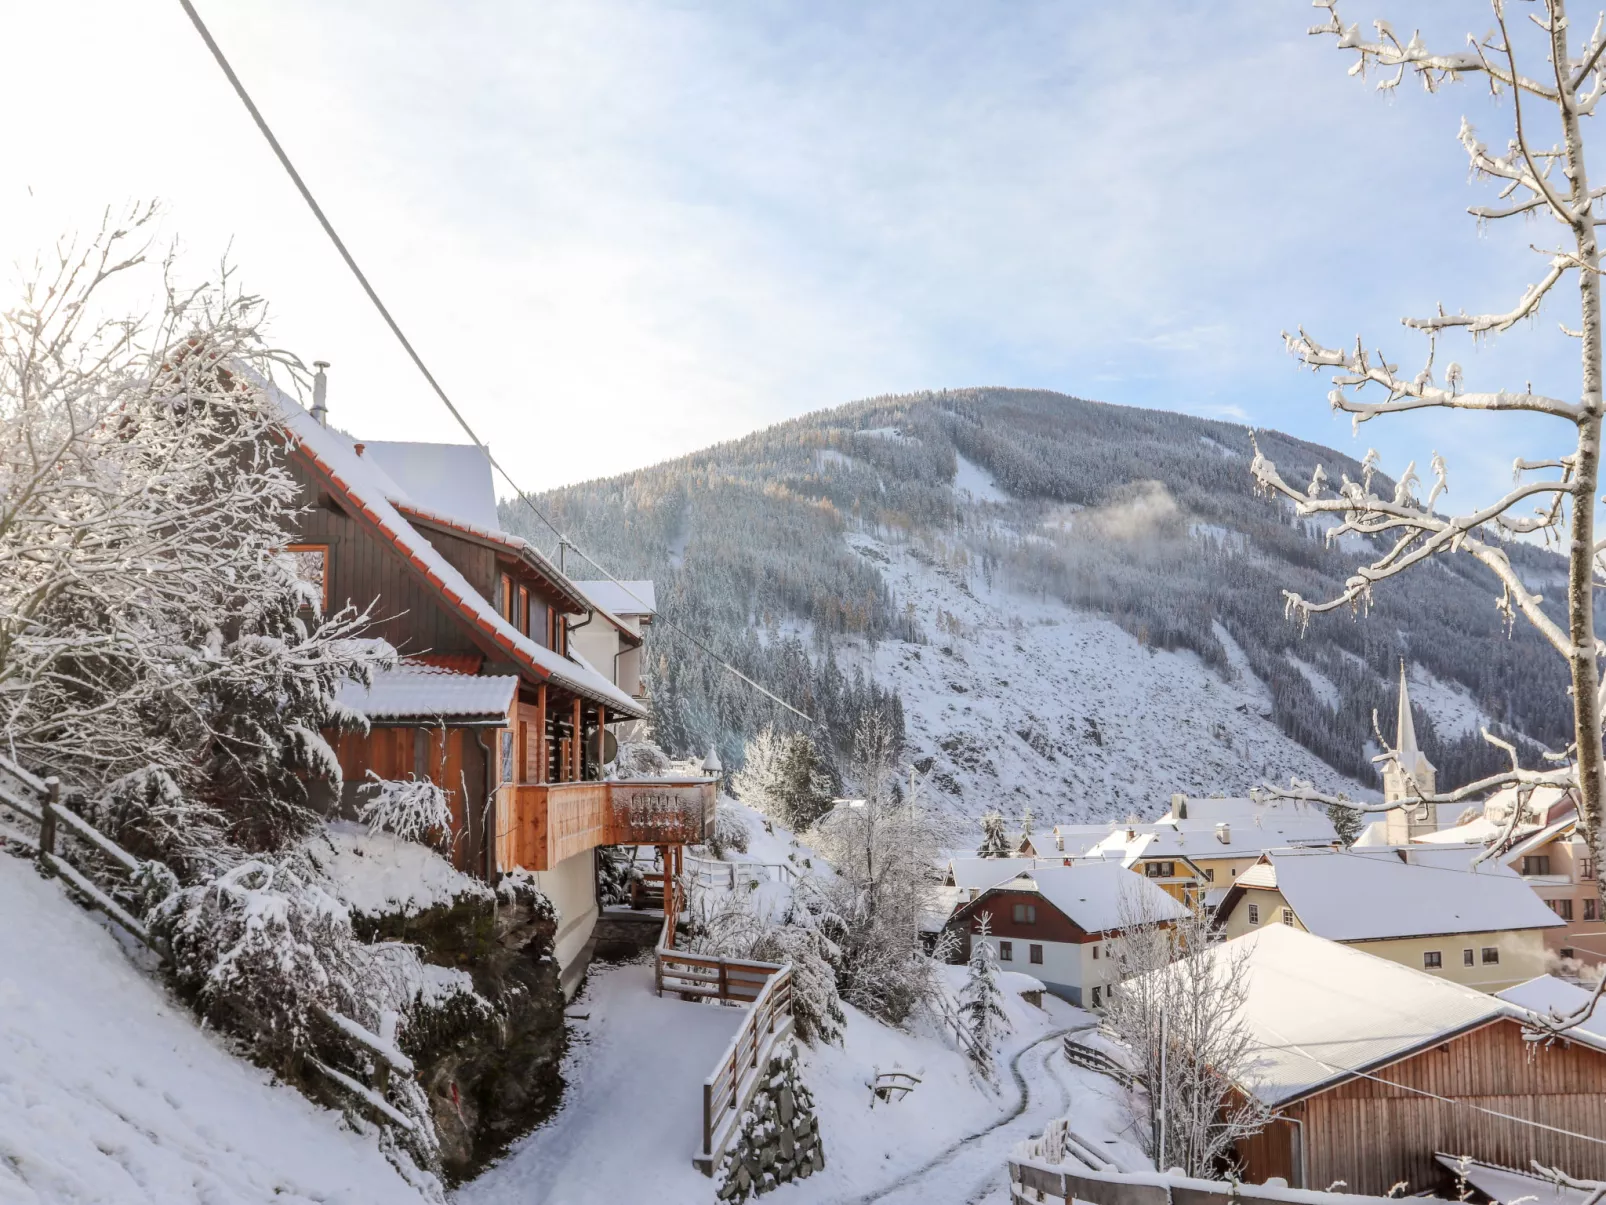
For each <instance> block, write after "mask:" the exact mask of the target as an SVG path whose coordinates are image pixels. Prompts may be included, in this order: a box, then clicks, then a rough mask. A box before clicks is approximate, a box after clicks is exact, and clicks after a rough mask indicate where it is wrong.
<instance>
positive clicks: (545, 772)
mask: <svg viewBox="0 0 1606 1205" xmlns="http://www.w3.org/2000/svg"><path fill="white" fill-rule="evenodd" d="M535 740H536V750H535V753H536V763H535V781H536V782H545V781H546V780H547V778H548V776H549V774H550V767H551V764H552V763H551V761H550V755H549V754H548V753H547V743H546V683H545V682H543V683H541V685H540V686H538V687H536V688H535Z"/></svg>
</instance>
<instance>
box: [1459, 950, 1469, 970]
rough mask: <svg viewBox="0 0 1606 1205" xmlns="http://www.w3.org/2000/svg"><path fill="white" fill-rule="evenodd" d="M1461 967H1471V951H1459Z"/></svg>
mask: <svg viewBox="0 0 1606 1205" xmlns="http://www.w3.org/2000/svg"><path fill="white" fill-rule="evenodd" d="M1461 965H1462V966H1464V967H1469V966H1471V965H1472V951H1471V950H1462V951H1461Z"/></svg>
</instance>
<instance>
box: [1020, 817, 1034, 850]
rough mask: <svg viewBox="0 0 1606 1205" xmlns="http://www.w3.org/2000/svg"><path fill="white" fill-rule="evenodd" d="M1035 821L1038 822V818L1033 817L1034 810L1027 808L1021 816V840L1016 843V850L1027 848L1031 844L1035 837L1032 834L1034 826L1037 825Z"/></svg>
mask: <svg viewBox="0 0 1606 1205" xmlns="http://www.w3.org/2000/svg"><path fill="white" fill-rule="evenodd" d="M1035 820H1036V817H1034V816H1033V815H1032V809H1031V808H1027V809H1026V810H1025V811H1024V812H1022V813H1021V815H1020V840H1019V841H1017V842H1016V848H1020V847H1022V846H1025V845H1026V844H1028V843H1029V842H1031V840H1032V837H1033V836H1034V835H1035V834H1034V833H1033V832H1032V825H1033V824H1034V823H1035Z"/></svg>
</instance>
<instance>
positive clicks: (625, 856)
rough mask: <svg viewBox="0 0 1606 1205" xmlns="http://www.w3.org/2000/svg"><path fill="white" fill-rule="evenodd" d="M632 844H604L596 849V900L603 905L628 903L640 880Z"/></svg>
mask: <svg viewBox="0 0 1606 1205" xmlns="http://www.w3.org/2000/svg"><path fill="white" fill-rule="evenodd" d="M635 852H636V847H635V846H633V845H604V846H601V847H600V848H599V849H598V850H597V902H598V903H600V904H601V905H602V906H603V907H605V908H606V907H609V906H610V905H620V904H628V903H630V901H631V896H632V894H633V889H634V888H635V885H636V884H637V883H639V882H641V867H639V866H637V865H636V859H635V857H634V855H635Z"/></svg>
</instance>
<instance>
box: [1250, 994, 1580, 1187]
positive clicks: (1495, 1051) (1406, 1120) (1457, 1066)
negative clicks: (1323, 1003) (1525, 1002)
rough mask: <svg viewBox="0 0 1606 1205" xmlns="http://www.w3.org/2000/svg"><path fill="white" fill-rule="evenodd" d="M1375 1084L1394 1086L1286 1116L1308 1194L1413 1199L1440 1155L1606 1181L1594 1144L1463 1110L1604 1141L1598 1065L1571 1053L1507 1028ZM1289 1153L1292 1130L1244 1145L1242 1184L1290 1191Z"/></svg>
mask: <svg viewBox="0 0 1606 1205" xmlns="http://www.w3.org/2000/svg"><path fill="white" fill-rule="evenodd" d="M1373 1074H1375V1075H1377V1076H1379V1077H1380V1078H1382V1079H1384V1080H1388V1081H1391V1082H1390V1083H1388V1084H1383V1083H1378V1082H1376V1081H1375V1080H1368V1079H1361V1078H1356V1079H1351V1080H1349V1081H1346V1082H1345V1083H1342V1084H1339V1085H1338V1086H1337V1087H1335V1088H1332V1089H1330V1090H1329V1091H1327V1092H1323V1093H1321V1094H1320V1095H1318V1096H1315V1097H1312V1098H1310V1099H1309V1100H1307V1101H1304V1102H1302V1103H1301V1104H1298V1105H1295V1106H1292V1107H1290V1108H1288V1109H1285V1110H1284V1112H1285V1113H1287V1114H1288V1115H1289V1116H1291V1117H1294V1118H1296V1119H1298V1120H1300V1121H1302V1122H1303V1123H1304V1133H1305V1142H1306V1170H1307V1176H1308V1180H1307V1185H1306V1186H1307V1187H1313V1188H1325V1187H1326V1186H1327V1185H1329V1184H1331V1183H1332V1182H1333V1181H1335V1180H1343V1181H1344V1182H1345V1183H1346V1184H1347V1185H1348V1187H1347V1189H1346V1191H1348V1192H1351V1193H1363V1194H1372V1195H1381V1194H1384V1193H1386V1192H1388V1190H1389V1189H1390V1188H1391V1187H1392V1186H1393V1185H1394V1184H1396V1183H1398V1182H1400V1181H1402V1180H1403V1181H1405V1182H1406V1183H1407V1185H1408V1190H1407V1191H1408V1192H1412V1193H1415V1192H1419V1191H1422V1190H1424V1189H1430V1188H1433V1187H1435V1186H1437V1185H1439V1184H1440V1183H1441V1182H1442V1181H1443V1179H1444V1176H1443V1173H1442V1170H1441V1169H1440V1168H1439V1167H1438V1165H1437V1164H1436V1163H1435V1162H1434V1158H1433V1156H1434V1153H1435V1152H1439V1151H1443V1152H1446V1153H1448V1154H1452V1155H1470V1156H1471V1157H1473V1158H1474V1159H1481V1160H1486V1161H1488V1162H1491V1163H1499V1164H1504V1165H1505V1166H1507V1167H1518V1168H1526V1167H1528V1166H1529V1163H1530V1161H1531V1160H1534V1159H1537V1160H1539V1161H1540V1162H1541V1163H1544V1164H1546V1165H1549V1166H1557V1167H1560V1168H1562V1169H1563V1170H1564V1171H1566V1172H1567V1173H1569V1174H1570V1175H1573V1176H1579V1177H1583V1178H1588V1179H1601V1178H1606V1145H1603V1144H1602V1142H1600V1141H1589V1140H1587V1139H1583V1138H1573V1137H1570V1136H1568V1135H1567V1134H1561V1133H1556V1132H1555V1131H1553V1130H1542V1129H1536V1128H1535V1127H1533V1126H1529V1125H1523V1124H1522V1123H1520V1122H1517V1121H1510V1120H1507V1119H1505V1118H1501V1117H1494V1116H1491V1115H1490V1114H1489V1113H1484V1112H1479V1111H1478V1110H1477V1109H1474V1108H1469V1107H1467V1106H1468V1105H1476V1106H1479V1107H1481V1108H1483V1109H1490V1110H1494V1111H1495V1112H1499V1113H1506V1114H1510V1115H1512V1116H1514V1117H1521V1118H1527V1119H1528V1120H1530V1121H1537V1122H1540V1123H1542V1124H1544V1125H1547V1126H1554V1127H1557V1128H1558V1129H1562V1130H1570V1131H1573V1132H1575V1133H1579V1134H1584V1135H1589V1136H1591V1137H1593V1138H1595V1139H1606V1054H1602V1053H1601V1052H1599V1051H1596V1050H1594V1049H1592V1048H1590V1047H1587V1046H1580V1045H1577V1044H1575V1043H1571V1042H1557V1043H1554V1044H1552V1045H1550V1046H1544V1045H1541V1044H1538V1043H1530V1042H1525V1041H1524V1040H1523V1038H1522V1028H1521V1026H1520V1025H1519V1024H1518V1023H1517V1022H1515V1021H1511V1020H1506V1021H1499V1022H1496V1023H1495V1024H1492V1025H1487V1026H1484V1027H1483V1028H1481V1029H1478V1030H1474V1031H1473V1032H1471V1033H1468V1034H1463V1035H1462V1036H1460V1037H1458V1038H1453V1039H1451V1040H1450V1041H1448V1042H1446V1043H1444V1044H1443V1045H1440V1046H1436V1047H1434V1048H1432V1049H1431V1050H1427V1051H1424V1052H1422V1053H1421V1054H1418V1055H1414V1056H1412V1057H1411V1058H1409V1059H1406V1060H1403V1061H1401V1062H1399V1063H1395V1064H1392V1065H1390V1066H1388V1067H1384V1068H1381V1069H1379V1070H1377V1071H1375V1072H1373ZM1395 1085H1398V1086H1395ZM1412 1089H1416V1090H1417V1091H1412ZM1421 1092H1431V1093H1434V1094H1435V1095H1436V1096H1443V1097H1448V1098H1450V1100H1452V1101H1461V1102H1464V1103H1463V1104H1460V1105H1457V1104H1451V1103H1447V1102H1445V1101H1440V1100H1434V1099H1431V1098H1429V1097H1427V1096H1423V1095H1421V1094H1420V1093H1421ZM1295 1149H1296V1146H1295V1143H1294V1139H1293V1127H1290V1126H1282V1127H1279V1130H1278V1131H1277V1132H1274V1133H1270V1134H1267V1135H1265V1136H1264V1137H1263V1138H1262V1139H1260V1140H1258V1141H1252V1142H1249V1143H1245V1144H1243V1146H1241V1147H1240V1157H1241V1158H1243V1159H1244V1162H1245V1171H1246V1173H1247V1174H1246V1178H1247V1179H1249V1180H1253V1181H1256V1182H1263V1181H1264V1180H1265V1179H1266V1178H1267V1177H1268V1176H1283V1177H1285V1178H1287V1179H1288V1180H1289V1182H1290V1183H1296V1182H1297V1180H1298V1173H1297V1171H1296V1170H1295V1169H1294V1167H1293V1163H1294V1157H1293V1151H1294V1150H1295Z"/></svg>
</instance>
